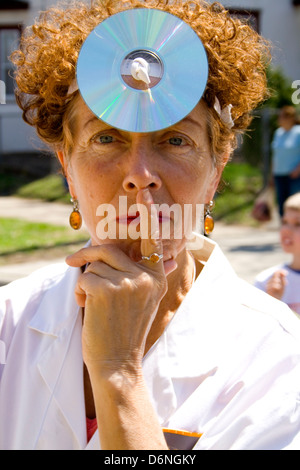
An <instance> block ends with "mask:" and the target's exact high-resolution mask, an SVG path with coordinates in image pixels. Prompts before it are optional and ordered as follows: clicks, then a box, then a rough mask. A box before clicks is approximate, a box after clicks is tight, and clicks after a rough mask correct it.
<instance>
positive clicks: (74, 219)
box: [69, 199, 82, 230]
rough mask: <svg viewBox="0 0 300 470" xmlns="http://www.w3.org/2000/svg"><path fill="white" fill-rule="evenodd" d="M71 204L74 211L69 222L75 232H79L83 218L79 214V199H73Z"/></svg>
mask: <svg viewBox="0 0 300 470" xmlns="http://www.w3.org/2000/svg"><path fill="white" fill-rule="evenodd" d="M71 202H73V211H72V213H71V215H70V219H69V222H70V225H71V227H72V228H73V229H74V230H79V229H80V227H81V225H82V217H81V214H80V212H79V204H78V201H77V199H71Z"/></svg>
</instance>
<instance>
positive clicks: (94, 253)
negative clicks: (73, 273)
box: [66, 245, 129, 272]
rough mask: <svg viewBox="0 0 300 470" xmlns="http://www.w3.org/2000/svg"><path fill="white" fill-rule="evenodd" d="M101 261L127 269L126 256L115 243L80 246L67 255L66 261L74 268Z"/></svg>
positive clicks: (113, 266) (114, 266)
mask: <svg viewBox="0 0 300 470" xmlns="http://www.w3.org/2000/svg"><path fill="white" fill-rule="evenodd" d="M95 261H102V262H103V263H106V264H107V265H109V266H111V267H112V268H114V269H116V270H118V271H123V272H126V271H127V270H128V262H129V258H128V256H127V255H126V254H125V253H124V252H123V251H122V250H121V249H120V248H119V247H117V246H116V245H98V246H90V247H87V248H82V249H81V250H79V251H77V252H76V253H73V254H72V255H69V256H67V258H66V263H67V264H68V265H69V266H72V267H74V268H80V267H81V266H84V265H86V264H87V263H93V262H95Z"/></svg>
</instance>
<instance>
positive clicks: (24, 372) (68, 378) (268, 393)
mask: <svg viewBox="0 0 300 470" xmlns="http://www.w3.org/2000/svg"><path fill="white" fill-rule="evenodd" d="M210 253H211V254H210ZM197 256H198V257H199V256H200V257H201V259H202V260H204V261H205V259H206V258H209V259H208V261H207V262H206V263H205V266H204V268H203V270H202V272H201V274H200V276H199V277H198V278H197V280H196V281H195V284H194V285H193V287H192V289H191V290H190V292H189V293H188V295H187V296H186V298H185V299H184V301H183V302H182V304H181V306H180V308H179V309H178V311H177V312H176V314H175V316H174V318H173V319H172V321H171V322H170V323H169V325H168V326H167V328H166V330H165V332H164V333H163V335H162V336H161V337H160V339H159V340H158V341H157V342H156V343H155V345H154V346H153V347H152V348H151V350H150V351H149V352H148V353H147V355H146V356H145V358H144V374H145V379H146V382H147V385H148V389H149V394H150V397H151V400H152V403H153V406H154V408H155V410H156V413H157V415H158V418H159V420H160V423H161V425H162V427H165V428H170V429H181V430H182V429H183V430H187V431H191V432H198V433H201V434H203V435H202V437H201V438H200V439H199V440H198V441H197V442H196V443H195V444H194V448H195V449H199V450H200V449H258V450H259V449H298V450H299V449H300V379H299V377H300V324H299V320H298V319H297V318H296V317H295V316H294V315H293V313H291V312H290V310H289V309H288V308H287V307H286V306H284V305H283V304H282V303H281V302H278V301H276V300H275V299H273V298H271V297H269V296H267V295H266V294H264V293H263V292H261V291H259V290H258V289H256V288H254V287H252V286H250V285H248V284H246V283H245V282H243V281H241V280H239V279H238V278H237V276H236V275H235V273H234V272H233V270H232V268H231V267H230V265H229V264H228V262H227V260H226V259H225V257H224V255H223V254H222V253H221V251H220V249H219V248H218V246H216V245H215V244H214V243H212V242H209V241H205V249H203V251H202V252H201V253H200V254H198V255H197ZM78 274H79V270H78V269H75V268H69V267H67V266H65V265H63V264H62V265H54V266H50V267H48V268H46V269H42V270H39V271H37V272H35V273H33V274H32V275H30V276H29V277H28V278H25V279H21V280H19V281H16V282H13V283H11V284H10V285H8V286H5V287H3V288H1V289H0V339H1V341H2V344H3V343H4V344H5V346H6V363H5V364H2V365H0V449H2V450H3V449H47V450H51V449H74V450H75V449H100V443H99V438H98V433H97V432H96V434H95V435H94V436H93V438H92V439H91V441H90V442H89V443H88V444H87V437H86V426H85V405H84V391H83V361H82V354H81V328H82V324H81V323H82V318H81V311H80V309H79V308H78V307H77V305H76V303H75V299H74V286H75V283H76V280H77V277H78ZM3 362H4V361H3ZM99 425H100V426H101V423H99ZM183 448H184V446H183Z"/></svg>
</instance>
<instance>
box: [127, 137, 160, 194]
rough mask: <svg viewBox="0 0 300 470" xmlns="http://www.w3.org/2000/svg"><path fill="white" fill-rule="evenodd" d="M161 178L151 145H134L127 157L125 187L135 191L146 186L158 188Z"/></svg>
mask: <svg viewBox="0 0 300 470" xmlns="http://www.w3.org/2000/svg"><path fill="white" fill-rule="evenodd" d="M160 187H161V179H160V176H159V175H158V173H157V171H156V168H155V157H154V154H153V152H152V149H151V146H150V145H133V146H132V148H131V151H130V154H129V155H128V156H127V158H126V175H125V177H124V181H123V188H124V189H125V191H127V192H134V191H138V190H140V189H144V188H151V189H153V190H157V189H159V188H160Z"/></svg>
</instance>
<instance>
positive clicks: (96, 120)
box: [83, 116, 106, 130]
mask: <svg viewBox="0 0 300 470" xmlns="http://www.w3.org/2000/svg"><path fill="white" fill-rule="evenodd" d="M96 122H97V123H99V124H102V125H103V126H105V127H106V124H105V123H104V122H103V121H101V119H99V118H97V116H92V117H91V118H90V119H88V120H87V121H86V122H85V123H84V125H83V130H85V129H86V128H87V127H89V126H90V125H91V124H93V123H96Z"/></svg>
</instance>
